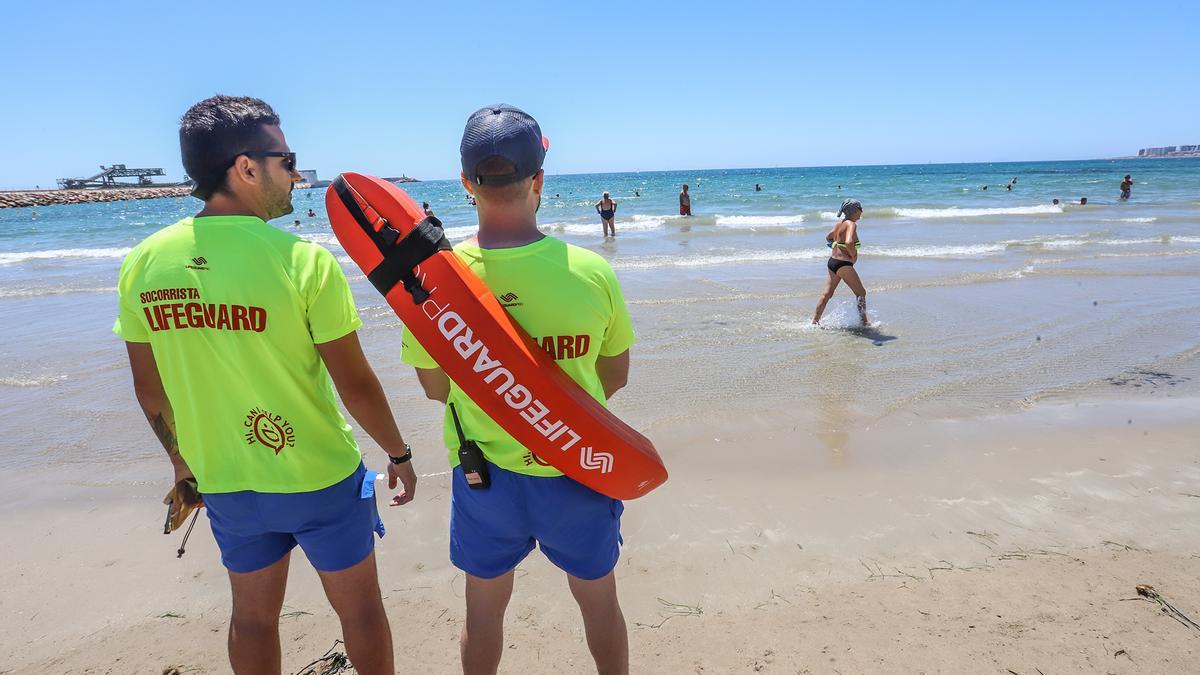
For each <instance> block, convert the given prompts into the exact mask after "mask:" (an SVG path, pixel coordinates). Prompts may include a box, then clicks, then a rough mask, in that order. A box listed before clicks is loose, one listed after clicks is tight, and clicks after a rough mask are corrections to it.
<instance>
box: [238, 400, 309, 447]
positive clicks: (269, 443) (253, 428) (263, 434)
mask: <svg viewBox="0 0 1200 675" xmlns="http://www.w3.org/2000/svg"><path fill="white" fill-rule="evenodd" d="M242 426H244V427H245V428H246V431H245V437H246V445H254V444H255V443H258V444H260V445H264V446H266V447H268V448H270V449H272V450H274V451H275V454H277V455H278V454H279V453H280V451H282V450H283V449H284V448H294V447H296V430H295V429H293V428H292V425H291V423H289V422H288V421H287V420H285V419H283V416H282V415H276V414H274V413H272V412H270V411H268V410H264V409H262V408H258V407H255V408H251V409H250V412H248V413H246V419H245V421H244V422H242Z"/></svg>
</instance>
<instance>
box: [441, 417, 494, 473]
mask: <svg viewBox="0 0 1200 675" xmlns="http://www.w3.org/2000/svg"><path fill="white" fill-rule="evenodd" d="M450 417H452V418H454V429H455V430H456V431H458V465H459V466H461V467H462V470H463V477H464V478H466V479H467V486H468V487H470V488H471V489H472V490H483V489H485V488H488V487H490V486H491V484H492V479H491V478H490V477H489V476H488V466H487V460H486V459H484V458H483V450H480V449H479V445H478V444H477V443H476V442H475V441H468V440H467V436H466V434H464V433H463V429H462V425H461V424H459V422H458V412H456V411H455V410H454V404H453V403H451V404H450Z"/></svg>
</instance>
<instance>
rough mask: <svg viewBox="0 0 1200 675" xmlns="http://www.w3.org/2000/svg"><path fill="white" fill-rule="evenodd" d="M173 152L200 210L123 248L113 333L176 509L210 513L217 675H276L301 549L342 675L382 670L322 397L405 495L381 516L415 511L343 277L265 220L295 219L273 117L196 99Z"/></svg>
mask: <svg viewBox="0 0 1200 675" xmlns="http://www.w3.org/2000/svg"><path fill="white" fill-rule="evenodd" d="M179 140H180V148H181V151H182V155H183V165H184V168H185V169H187V172H188V174H189V175H190V176H191V177H192V180H193V181H195V190H194V191H193V194H194V195H195V196H196V197H198V198H200V199H202V200H204V208H203V209H202V210H201V211H200V212H199V213H197V214H196V216H195V217H191V218H184V219H183V220H181V221H179V222H178V223H175V224H174V225H170V226H168V227H166V228H164V229H162V230H159V231H158V232H156V233H154V234H152V235H150V236H149V237H147V238H146V239H145V240H144V241H142V242H141V243H140V244H138V245H137V246H136V247H135V248H134V249H133V250H132V251H130V253H129V255H128V256H127V257H126V258H125V262H124V264H122V266H121V275H120V280H119V283H118V292H119V295H120V299H119V306H120V311H119V318H118V319H117V323H116V325H115V327H114V331H115V332H116V333H117V335H119V336H121V337H122V338H123V339H124V340H125V342H126V346H127V350H128V353H129V363H130V367H131V369H132V372H133V382H134V390H135V392H136V394H137V398H138V402H139V403H140V404H141V407H142V410H143V412H144V413H145V415H146V418H147V420H148V421H149V422H150V425H151V428H152V429H153V430H154V432H155V434H156V435H157V436H158V438H159V441H160V442H161V443H162V445H163V447H164V449H165V450H166V452H167V455H168V457H169V458H170V460H171V463H172V465H173V466H174V470H175V480H176V485H177V487H176V490H175V491H174V494H175V495H177V498H180V499H186V498H187V497H186V495H191V496H192V499H193V501H194V499H195V497H194V495H195V492H196V490H198V492H199V494H200V495H201V496H202V499H203V501H204V505H205V506H206V507H207V511H208V516H209V520H210V522H211V524H212V532H213V535H214V537H215V539H216V541H217V545H218V547H219V548H220V550H221V561H222V563H223V564H224V565H225V567H226V568H227V569H228V571H229V579H230V585H231V586H232V590H233V615H232V619H231V621H230V627H229V659H230V663H231V665H232V666H233V670H234V672H237V673H258V672H275V673H277V672H279V671H280V645H279V612H280V609H281V607H282V605H283V598H284V590H285V587H286V584H287V574H288V563H289V560H290V557H291V550H292V548H294V547H295V546H297V545H299V546H300V548H301V549H302V550H303V551H304V553H305V555H306V556H307V557H308V559H309V561H310V562H311V563H312V565H313V567H315V568H316V569H317V572H318V574H319V575H320V576H321V581H322V584H323V586H324V588H325V593H326V595H327V597H328V598H329V601H330V604H331V605H333V608H334V610H335V611H336V612H337V613H338V616H339V617H340V618H341V623H342V631H343V635H344V637H345V641H346V648H347V651H348V653H349V657H350V660H351V661H352V662H353V663H354V666H355V669H356V670H357V672H359V673H364V674H375V673H393V672H394V666H393V656H392V640H391V631H390V628H389V626H388V621H387V616H386V615H385V613H384V609H383V603H382V600H381V599H380V592H379V584H378V579H377V573H376V566H375V554H374V545H375V542H374V537H375V535H376V533H378V535H379V536H382V535H383V525H382V523H381V521H380V519H379V514H378V512H377V510H376V506H375V495H374V485H375V482H374V476H373V474H371V473H370V472H368V471H367V470H366V469H365V467H364V466H363V461H362V454H361V452H360V451H359V448H358V445H357V444H356V443H355V440H354V436H353V434H352V432H351V429H350V425H349V424H347V423H346V420H345V418H343V417H342V414H341V412H340V411H339V409H338V405H337V399H336V398H335V396H334V391H333V389H334V386H336V388H337V392H338V394H340V396H341V399H342V402H343V403H344V404H345V406H346V409H347V410H348V411H349V412H350V414H351V415H352V416H353V417H354V419H355V420H356V421H357V422H358V423H359V424H360V425H361V426H362V428H363V430H364V431H366V433H367V434H368V435H370V436H371V438H372V439H373V440H374V441H375V442H376V443H378V444H379V446H380V447H381V448H382V449H383V451H384V452H386V453H387V454H388V455H389V456H390V459H391V461H390V462H389V464H388V474H389V486H390V487H391V488H395V487H396V485H397V483H398V482H399V483H402V484H403V492H400V493H399V494H398V495H396V496H395V497H394V498H393V499H392V502H391V503H392V505H401V504H406V503H408V502H409V501H411V500H412V498H413V494H414V490H415V488H416V474H415V473H414V471H413V468H412V464H411V462H409V459H410V458H411V457H412V453H411V451H410V450H409V449H408V447H407V446H406V445H405V443H404V439H403V438H401V436H400V431H399V430H398V429H397V427H396V422H395V420H394V419H393V417H392V413H391V409H390V408H389V406H388V402H387V398H386V397H385V395H384V392H383V389H382V387H381V386H380V385H379V381H378V379H376V377H375V374H374V372H373V371H372V369H371V366H370V365H369V364H368V363H367V360H366V358H365V357H364V356H363V353H362V349H361V347H360V346H359V343H358V338H357V337H356V331H357V329H358V328H359V326H361V325H362V321H361V320H360V319H359V317H358V312H357V311H356V310H355V307H354V301H353V298H352V297H351V295H350V288H349V285H348V284H347V282H346V277H345V275H344V274H343V273H342V269H341V267H340V266H339V265H338V263H337V261H336V260H335V259H334V257H333V255H332V254H331V253H330V252H329V251H328V250H326V249H325V248H322V247H321V246H319V245H317V244H314V243H312V242H308V241H305V240H303V239H301V238H299V237H297V236H295V235H294V234H290V233H287V232H284V231H283V230H280V229H276V228H274V227H272V226H270V225H268V224H267V223H266V222H265V221H268V220H271V219H273V218H278V217H280V216H283V215H286V214H288V213H291V212H292V203H291V192H292V183H293V181H295V180H298V179H299V178H300V176H299V174H297V173H296V155H295V153H293V152H292V151H291V149H290V148H289V147H288V144H287V140H286V139H285V138H284V136H283V132H282V131H281V130H280V128H279V117H278V116H277V115H276V114H275V111H274V110H272V109H271V107H270V106H268V105H267V104H266V103H264V102H262V101H260V100H258V99H254V98H246V97H232V96H215V97H213V98H209V99H207V100H204V101H201V102H200V103H197V104H196V105H194V106H192V108H191V109H190V110H188V111H187V113H186V114H185V115H184V116H183V118H182V120H181V124H180V129H179ZM331 378H332V385H334V386H331V381H330V380H331ZM189 486H190V487H191V489H189Z"/></svg>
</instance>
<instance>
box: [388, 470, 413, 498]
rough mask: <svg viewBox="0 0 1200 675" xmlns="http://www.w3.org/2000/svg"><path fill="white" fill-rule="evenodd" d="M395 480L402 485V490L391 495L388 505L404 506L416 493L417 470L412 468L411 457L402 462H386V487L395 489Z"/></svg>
mask: <svg viewBox="0 0 1200 675" xmlns="http://www.w3.org/2000/svg"><path fill="white" fill-rule="evenodd" d="M397 482H399V483H401V484H402V485H403V486H404V490H402V491H401V492H400V493H399V494H397V495H396V496H395V497H392V501H391V503H390V504H389V506H404V505H405V504H407V503H409V502H411V501H412V500H413V497H414V496H416V494H417V472H416V471H414V470H413V465H412V460H411V459H410V460H409V461H407V462H405V463H403V464H392V463H391V462H388V489H390V490H395V489H396V483H397Z"/></svg>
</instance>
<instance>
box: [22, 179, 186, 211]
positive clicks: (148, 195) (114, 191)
mask: <svg viewBox="0 0 1200 675" xmlns="http://www.w3.org/2000/svg"><path fill="white" fill-rule="evenodd" d="M191 192H192V188H191V187H190V186H187V185H177V186H171V187H130V188H104V189H92V190H29V191H25V192H19V191H18V192H0V209H12V208H21V207H29V206H52V205H55V204H88V203H91V202H122V201H125V200H127V199H162V198H164V197H186V196H188V195H189V194H191Z"/></svg>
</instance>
